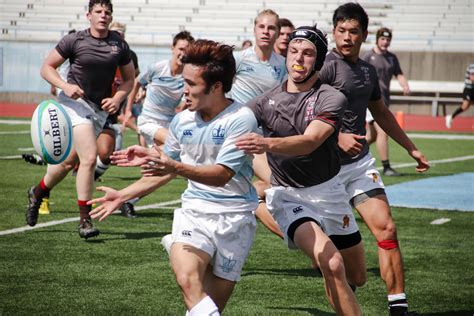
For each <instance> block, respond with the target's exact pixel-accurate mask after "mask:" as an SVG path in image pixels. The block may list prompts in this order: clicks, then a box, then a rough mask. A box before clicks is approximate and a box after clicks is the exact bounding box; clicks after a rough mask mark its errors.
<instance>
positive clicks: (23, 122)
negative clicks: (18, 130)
mask: <svg viewBox="0 0 474 316" xmlns="http://www.w3.org/2000/svg"><path fill="white" fill-rule="evenodd" d="M0 124H6V125H30V124H31V120H0Z"/></svg>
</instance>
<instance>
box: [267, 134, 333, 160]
mask: <svg viewBox="0 0 474 316" xmlns="http://www.w3.org/2000/svg"><path fill="white" fill-rule="evenodd" d="M323 141H324V140H321V139H317V138H316V137H313V136H309V135H295V136H288V137H268V138H265V142H266V143H267V145H268V150H267V152H271V153H274V154H280V155H286V156H302V155H308V154H310V153H312V152H313V151H315V150H316V148H318V147H319V146H320V145H321V144H322V142H323Z"/></svg>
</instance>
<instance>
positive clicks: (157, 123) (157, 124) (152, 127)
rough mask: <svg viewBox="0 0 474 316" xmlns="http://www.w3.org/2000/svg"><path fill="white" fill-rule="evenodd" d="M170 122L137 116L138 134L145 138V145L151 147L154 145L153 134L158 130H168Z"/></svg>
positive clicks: (142, 115) (141, 115)
mask: <svg viewBox="0 0 474 316" xmlns="http://www.w3.org/2000/svg"><path fill="white" fill-rule="evenodd" d="M169 126H170V121H167V120H159V119H156V118H153V117H150V116H147V115H144V114H143V113H142V114H140V115H139V116H138V119H137V127H138V132H139V133H140V134H141V135H142V136H143V137H144V138H145V142H146V145H147V146H148V147H152V146H153V144H155V134H156V132H157V131H158V129H160V128H165V129H168V128H169Z"/></svg>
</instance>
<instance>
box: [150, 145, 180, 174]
mask: <svg viewBox="0 0 474 316" xmlns="http://www.w3.org/2000/svg"><path fill="white" fill-rule="evenodd" d="M153 150H154V151H155V152H156V154H155V155H153V156H148V157H146V162H145V163H143V164H142V165H141V168H142V174H143V176H144V177H156V176H165V175H168V174H173V173H176V164H177V162H176V161H175V160H173V159H171V158H170V157H168V156H167V155H166V154H165V153H164V152H163V151H162V150H161V148H160V147H159V146H156V145H154V146H153Z"/></svg>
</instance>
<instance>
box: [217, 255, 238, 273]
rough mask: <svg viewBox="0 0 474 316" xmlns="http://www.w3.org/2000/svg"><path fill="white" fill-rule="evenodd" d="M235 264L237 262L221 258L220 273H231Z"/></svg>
mask: <svg viewBox="0 0 474 316" xmlns="http://www.w3.org/2000/svg"><path fill="white" fill-rule="evenodd" d="M236 263H237V260H235V259H232V258H223V259H222V264H221V268H222V271H224V272H225V273H229V272H231V271H232V270H234V267H235V264H236Z"/></svg>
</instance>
